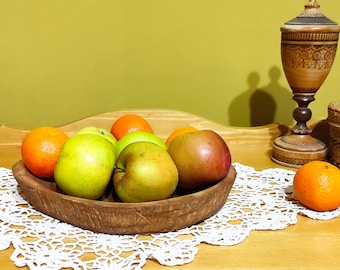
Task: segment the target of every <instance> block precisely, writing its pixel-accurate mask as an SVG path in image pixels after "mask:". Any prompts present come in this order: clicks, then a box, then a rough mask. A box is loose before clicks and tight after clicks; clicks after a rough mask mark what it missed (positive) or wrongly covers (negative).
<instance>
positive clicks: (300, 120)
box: [272, 0, 340, 167]
mask: <svg viewBox="0 0 340 270" xmlns="http://www.w3.org/2000/svg"><path fill="white" fill-rule="evenodd" d="M339 31H340V27H339V26H338V25H337V23H335V22H333V21H332V20H330V19H328V18H327V17H326V16H324V15H323V14H322V13H321V11H320V5H319V4H318V3H317V2H316V0H314V1H313V0H310V1H309V2H308V3H307V4H306V5H305V9H304V11H303V12H302V13H301V14H300V15H299V16H297V17H296V18H294V19H292V20H290V21H288V22H287V23H285V24H284V25H283V26H282V27H281V59H282V66H283V70H284V73H285V75H286V78H287V81H288V83H289V85H290V88H291V89H292V92H293V99H294V100H295V101H296V103H297V105H298V106H297V108H296V109H295V110H294V111H293V117H294V119H295V121H296V124H295V126H294V127H293V128H292V129H291V134H288V135H285V136H281V137H279V138H277V139H276V140H275V141H274V145H273V151H272V160H274V161H275V162H277V163H279V164H282V165H286V166H289V167H300V166H301V165H303V164H305V163H307V162H308V161H311V160H325V158H326V153H327V147H326V145H325V144H324V143H323V142H322V141H320V140H318V139H316V138H314V137H312V136H311V133H312V131H311V130H310V129H309V128H308V127H307V124H306V123H307V122H308V121H309V120H310V119H311V117H312V112H311V110H310V109H309V108H308V105H309V103H310V102H312V101H314V100H315V98H314V96H315V94H316V92H317V91H318V90H319V88H320V87H321V85H322V83H323V82H324V81H325V79H326V78H327V75H328V73H329V72H330V70H331V68H332V65H333V61H334V58H335V55H336V50H337V45H338V37H339Z"/></svg>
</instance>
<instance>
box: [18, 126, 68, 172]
mask: <svg viewBox="0 0 340 270" xmlns="http://www.w3.org/2000/svg"><path fill="white" fill-rule="evenodd" d="M67 139H68V136H67V134H66V133H65V132H64V131H62V130H60V129H58V128H55V127H38V128H34V129H32V130H31V131H30V132H29V133H27V135H26V136H25V138H24V139H23V141H22V144H21V157H22V161H23V163H24V165H25V166H26V168H27V169H28V170H29V171H30V172H31V173H32V174H34V175H35V176H37V177H40V178H53V174H54V167H55V166H56V164H57V161H58V159H59V155H60V150H61V147H62V146H63V144H64V143H65V141H66V140H67Z"/></svg>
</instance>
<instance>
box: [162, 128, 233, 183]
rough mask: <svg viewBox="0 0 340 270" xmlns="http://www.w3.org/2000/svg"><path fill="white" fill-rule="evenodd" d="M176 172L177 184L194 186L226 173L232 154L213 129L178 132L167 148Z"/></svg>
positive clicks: (217, 179) (211, 180)
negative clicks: (177, 174) (177, 175)
mask: <svg viewBox="0 0 340 270" xmlns="http://www.w3.org/2000/svg"><path fill="white" fill-rule="evenodd" d="M168 152H169V154H170V156H171V158H172V159H173V161H174V162H175V164H176V166H177V169H178V172H179V183H178V185H179V186H180V187H183V188H187V189H193V188H198V187H203V186H205V185H208V184H210V183H214V182H217V181H219V180H221V179H223V178H224V177H226V176H227V174H228V172H229V169H230V166H231V154H230V151H229V148H228V146H227V144H226V142H225V141H224V140H223V138H222V137H221V136H220V135H218V134H217V133H216V132H214V131H212V130H199V131H196V132H190V133H185V134H181V135H178V136H177V137H175V138H174V139H173V140H172V141H171V143H170V145H169V148H168Z"/></svg>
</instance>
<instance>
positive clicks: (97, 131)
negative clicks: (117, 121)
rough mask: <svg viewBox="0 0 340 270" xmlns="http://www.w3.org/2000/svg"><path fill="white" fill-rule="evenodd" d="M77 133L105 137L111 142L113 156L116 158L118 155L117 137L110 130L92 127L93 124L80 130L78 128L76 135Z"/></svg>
mask: <svg viewBox="0 0 340 270" xmlns="http://www.w3.org/2000/svg"><path fill="white" fill-rule="evenodd" d="M79 134H96V135H100V136H102V137H104V138H105V139H107V140H108V141H109V142H111V143H112V144H113V145H114V149H115V157H116V158H117V157H118V155H117V139H116V138H115V137H114V136H113V135H112V134H111V132H110V131H108V130H106V129H105V128H100V127H94V126H90V127H84V128H82V129H81V130H79V131H78V133H77V134H76V135H79Z"/></svg>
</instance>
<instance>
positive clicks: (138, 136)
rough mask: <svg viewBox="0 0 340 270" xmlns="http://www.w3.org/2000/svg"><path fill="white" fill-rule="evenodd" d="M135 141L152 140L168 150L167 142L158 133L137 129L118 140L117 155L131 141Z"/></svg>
mask: <svg viewBox="0 0 340 270" xmlns="http://www.w3.org/2000/svg"><path fill="white" fill-rule="evenodd" d="M134 142H152V143H154V144H157V145H158V146H160V147H161V148H163V149H164V150H167V145H166V144H165V142H164V141H163V140H162V139H161V138H160V137H158V136H157V135H155V134H153V133H149V132H145V131H135V132H131V133H128V134H126V135H124V136H123V137H122V138H121V139H120V140H118V142H117V148H116V149H117V156H119V154H120V153H121V152H122V150H123V149H124V148H125V147H126V146H128V145H129V144H131V143H134Z"/></svg>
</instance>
